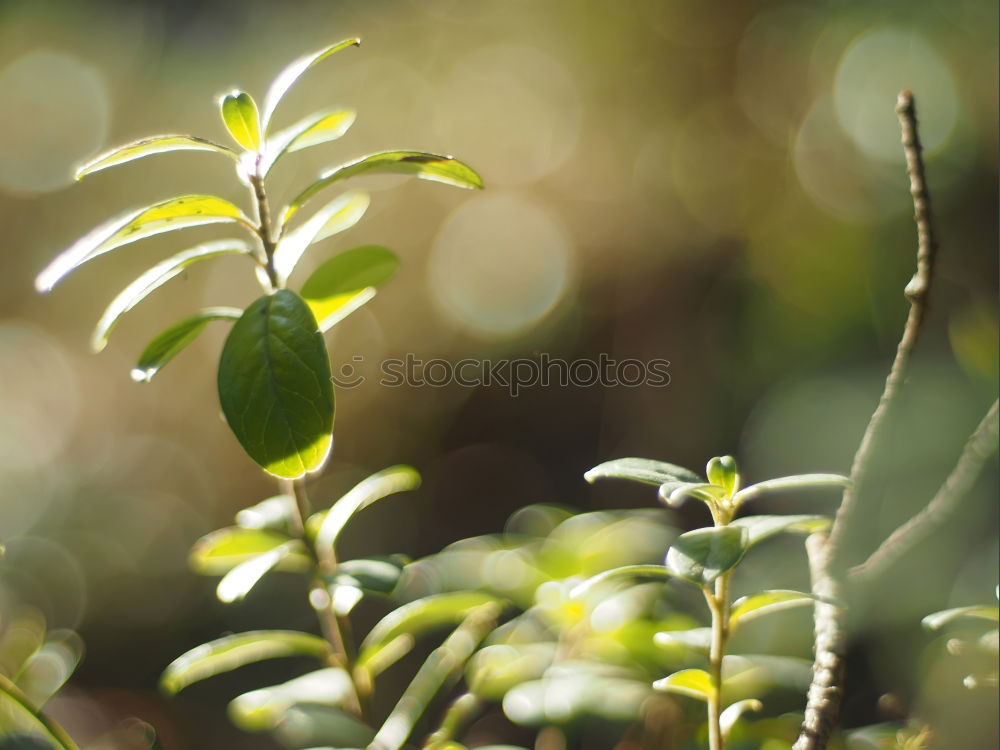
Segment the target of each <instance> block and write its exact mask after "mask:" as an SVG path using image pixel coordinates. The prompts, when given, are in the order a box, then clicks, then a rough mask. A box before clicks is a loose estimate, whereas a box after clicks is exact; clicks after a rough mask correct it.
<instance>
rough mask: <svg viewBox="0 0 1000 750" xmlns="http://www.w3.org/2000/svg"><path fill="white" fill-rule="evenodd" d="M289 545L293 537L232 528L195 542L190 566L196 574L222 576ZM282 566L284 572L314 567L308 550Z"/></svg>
mask: <svg viewBox="0 0 1000 750" xmlns="http://www.w3.org/2000/svg"><path fill="white" fill-rule="evenodd" d="M289 541H292V539H291V537H289V536H288V535H287V534H283V533H281V532H278V531H272V530H270V529H244V528H241V527H239V526H229V527H227V528H225V529H219V530H218V531H213V532H211V533H210V534H206V535H205V536H203V537H202V538H201V539H199V540H198V541H197V542H195V544H194V546H193V547H192V548H191V554H190V555H189V556H188V564H189V565H190V566H191V569H192V570H193V571H194V572H196V573H200V574H202V575H210V576H212V575H222V574H224V573H228V572H229V571H231V570H233V569H234V568H236V567H237V566H239V565H242V564H244V563H246V562H248V561H250V560H253V559H255V558H257V557H258V556H260V555H263V554H264V553H266V552H270V551H272V550H274V549H277V548H279V547H281V546H282V545H285V544H287V543H288V542H289ZM282 562H283V563H284V564H283V565H282V567H281V569H282V570H290V571H301V570H308V569H309V567H310V559H309V557H308V556H307V555H306V554H305V548H303V549H302V554H301V555H299V556H298V557H296V556H295V555H290V556H288V557H286V558H284V559H283V561H282Z"/></svg>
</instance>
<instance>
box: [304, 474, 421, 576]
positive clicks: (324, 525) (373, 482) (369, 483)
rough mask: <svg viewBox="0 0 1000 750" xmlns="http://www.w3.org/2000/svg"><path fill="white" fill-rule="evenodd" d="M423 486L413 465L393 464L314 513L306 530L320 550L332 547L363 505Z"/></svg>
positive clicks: (317, 549) (322, 552) (365, 506)
mask: <svg viewBox="0 0 1000 750" xmlns="http://www.w3.org/2000/svg"><path fill="white" fill-rule="evenodd" d="M419 486H420V474H418V473H417V470H416V469H414V468H413V467H411V466H402V465H400V466H390V467H389V468H388V469H382V471H379V472H376V473H374V474H372V475H371V476H370V477H368V478H367V479H363V480H361V481H360V482H359V483H358V484H357V485H355V486H354V487H353V488H351V490H350V491H349V492H348V493H347V494H346V495H344V496H343V497H341V498H340V499H339V500H338V501H337V502H335V503H334V504H333V507H332V508H330V509H329V510H326V511H321V512H320V513H316V514H314V515H313V516H312V517H310V518H309V520H308V522H307V523H306V532H307V533H308V534H309V535H310V536H314V538H315V540H316V541H315V547H316V551H317V553H318V554H319V555H320V557H321V558H322V556H323V555H324V551H326V550H332V549H333V548H334V546H335V545H336V544H337V537H339V536H340V532H341V531H343V530H344V527H345V526H346V525H347V522H348V521H349V520H351V517H352V516H353V515H354V514H355V513H357V512H358V511H359V510H362V509H363V508H367V507H368V506H369V505H371V504H372V503H374V502H376V501H378V500H381V499H382V498H385V497H388V496H389V495H394V494H396V493H397V492H406V491H408V490H415V489H417V488H418V487H419Z"/></svg>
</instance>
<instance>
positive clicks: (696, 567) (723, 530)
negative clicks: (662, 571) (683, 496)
mask: <svg viewBox="0 0 1000 750" xmlns="http://www.w3.org/2000/svg"><path fill="white" fill-rule="evenodd" d="M747 540H748V535H747V532H746V530H745V529H741V528H738V527H734V526H712V527H709V528H704V529H695V530H694V531H689V532H687V533H686V534H681V535H680V536H679V537H677V539H676V540H675V541H674V543H673V544H672V545H671V546H670V549H669V550H668V551H667V567H668V568H669V569H670V570H671V571H672V572H673V573H674V574H675V575H678V576H680V577H681V578H684V579H686V580H688V581H691V582H692V583H696V584H699V585H702V586H707V585H708V584H710V583H711V582H712V581H714V580H715V579H716V578H718V577H719V576H720V575H722V574H723V573H725V572H726V571H728V570H732V569H733V568H734V567H736V565H737V563H739V561H740V560H741V559H743V555H744V554H745V553H746V551H747V548H748V546H749V545H748V541H747Z"/></svg>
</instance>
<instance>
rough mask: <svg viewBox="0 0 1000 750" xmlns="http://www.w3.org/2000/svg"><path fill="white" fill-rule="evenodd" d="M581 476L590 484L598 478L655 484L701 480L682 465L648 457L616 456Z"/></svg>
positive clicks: (697, 481)
mask: <svg viewBox="0 0 1000 750" xmlns="http://www.w3.org/2000/svg"><path fill="white" fill-rule="evenodd" d="M583 478H584V479H586V480H587V481H588V482H590V483H591V484H593V483H594V482H595V481H597V480H598V479H631V480H633V481H636V482H642V483H643V484H652V485H656V486H660V485H661V484H664V483H665V482H695V483H700V482H701V481H702V480H701V477H699V476H698V475H697V474H695V473H694V472H693V471H690V470H689V469H685V468H684V467H683V466H677V465H675V464H668V463H667V462H666V461H654V460H652V459H649V458H616V459H614V460H613V461H605V462H604V463H603V464H599V465H597V466H595V467H594V468H593V469H591V470H590V471H588V472H587V473H586V474H584V475H583Z"/></svg>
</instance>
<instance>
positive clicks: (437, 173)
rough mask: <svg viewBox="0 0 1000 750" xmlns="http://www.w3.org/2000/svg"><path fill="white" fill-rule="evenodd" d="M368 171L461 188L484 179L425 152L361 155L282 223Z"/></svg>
mask: <svg viewBox="0 0 1000 750" xmlns="http://www.w3.org/2000/svg"><path fill="white" fill-rule="evenodd" d="M365 172H391V173H393V174H408V175H413V176H415V177H419V178H421V179H423V180H431V181H432V182H443V183H444V184H446V185H454V186H455V187H461V188H482V186H483V178H482V177H480V176H479V174H477V173H476V171H475V170H474V169H473V168H472V167H470V166H469V165H468V164H464V163H463V162H460V161H459V160H458V159H455V158H454V157H452V156H443V155H441V154H430V153H427V152H425V151H383V152H380V153H377V154H369V155H368V156H362V157H361V158H360V159H357V160H355V161H352V162H349V163H347V164H341V165H340V166H338V167H334V168H333V169H330V170H328V171H326V172H324V173H323V174H321V175H320V176H319V178H318V179H317V180H316V181H315V182H314V183H313V184H312V185H310V186H309V187H307V188H306V189H305V190H303V191H302V192H301V193H299V194H298V195H297V196H295V198H293V199H292V202H291V203H289V204H288V206H287V208H285V212H284V214H283V215H282V217H281V223H282V224H286V223H288V220H289V219H291V218H292V216H293V215H294V214H295V212H296V211H298V210H299V209H300V208H302V206H303V205H304V204H305V202H306V201H308V200H309V199H310V198H312V197H313V196H314V195H316V193H318V192H319V191H320V190H322V189H323V188H325V187H328V186H329V185H332V184H333V183H335V182H338V181H340V180H344V179H347V178H348V177H353V176H355V175H359V174H364V173H365Z"/></svg>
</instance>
